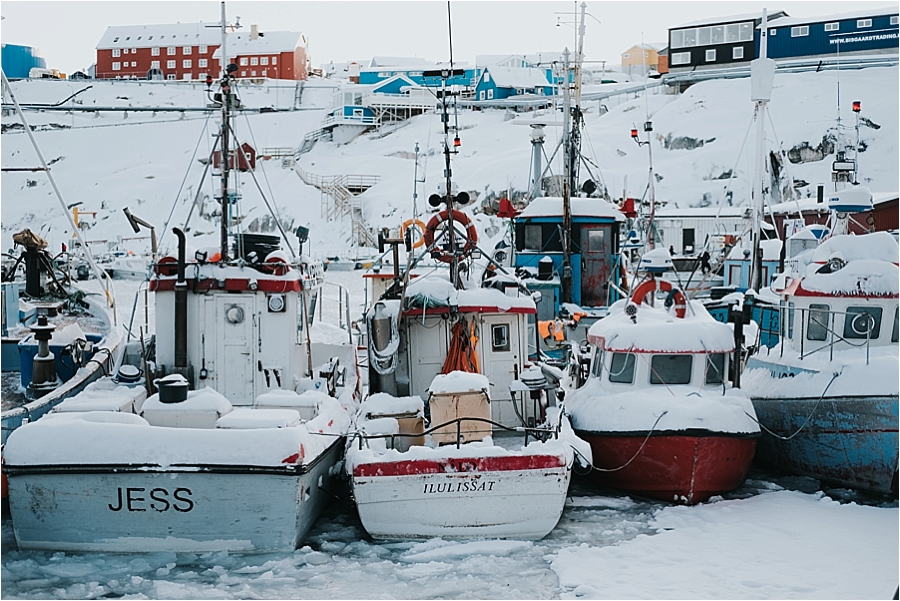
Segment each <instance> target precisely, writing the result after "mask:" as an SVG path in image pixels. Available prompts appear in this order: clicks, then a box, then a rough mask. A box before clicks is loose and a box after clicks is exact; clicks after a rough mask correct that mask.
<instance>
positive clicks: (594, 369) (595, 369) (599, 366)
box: [591, 322, 896, 378]
mask: <svg viewBox="0 0 900 601" xmlns="http://www.w3.org/2000/svg"><path fill="white" fill-rule="evenodd" d="M895 323H896V322H895ZM591 373H592V374H594V377H596V378H599V377H600V376H601V375H603V351H601V350H600V349H597V350H596V351H595V352H594V365H593V366H591Z"/></svg>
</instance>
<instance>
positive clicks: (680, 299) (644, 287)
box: [625, 278, 687, 318]
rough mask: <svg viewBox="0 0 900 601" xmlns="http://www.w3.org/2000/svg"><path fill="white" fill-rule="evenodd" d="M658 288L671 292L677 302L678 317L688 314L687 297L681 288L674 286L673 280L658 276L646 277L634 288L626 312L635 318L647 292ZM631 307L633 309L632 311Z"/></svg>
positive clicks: (676, 312)
mask: <svg viewBox="0 0 900 601" xmlns="http://www.w3.org/2000/svg"><path fill="white" fill-rule="evenodd" d="M657 290H659V291H661V292H669V293H671V296H672V299H673V300H674V302H675V316H676V317H684V316H685V315H686V314H687V299H686V298H685V297H684V293H683V292H682V291H681V289H679V288H675V287H674V286H672V283H671V282H668V281H666V280H661V279H657V278H649V279H646V280H644V281H643V282H641V284H640V285H639V286H638V287H637V288H635V289H634V293H633V294H632V295H631V300H629V301H628V305H627V306H626V307H625V310H626V312H629V315H630V316H631V317H632V318H633V317H634V316H635V315H637V308H638V307H640V306H641V303H643V302H644V297H645V296H647V294H651V293H652V294H655V293H656V291H657ZM629 308H630V309H631V310H630V311H629Z"/></svg>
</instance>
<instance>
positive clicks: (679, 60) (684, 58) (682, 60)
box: [672, 52, 691, 65]
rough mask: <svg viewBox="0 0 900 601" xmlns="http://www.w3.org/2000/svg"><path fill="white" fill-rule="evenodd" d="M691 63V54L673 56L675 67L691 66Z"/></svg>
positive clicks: (683, 53) (684, 53) (682, 53)
mask: <svg viewBox="0 0 900 601" xmlns="http://www.w3.org/2000/svg"><path fill="white" fill-rule="evenodd" d="M690 63H691V53H690V52H676V53H675V54H673V55H672V64H673V65H689V64H690Z"/></svg>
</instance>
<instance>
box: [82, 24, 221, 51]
mask: <svg viewBox="0 0 900 601" xmlns="http://www.w3.org/2000/svg"><path fill="white" fill-rule="evenodd" d="M229 39H230V38H229ZM221 43H222V29H221V27H220V26H219V24H218V23H204V22H200V23H169V24H165V25H110V26H109V27H107V28H106V33H104V34H103V37H101V38H100V41H99V42H98V43H97V50H103V49H107V48H150V47H154V46H196V45H204V46H218V45H219V44H221Z"/></svg>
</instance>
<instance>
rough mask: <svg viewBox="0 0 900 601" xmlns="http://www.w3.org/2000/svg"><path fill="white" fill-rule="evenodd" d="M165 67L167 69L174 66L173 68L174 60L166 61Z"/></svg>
mask: <svg viewBox="0 0 900 601" xmlns="http://www.w3.org/2000/svg"><path fill="white" fill-rule="evenodd" d="M166 68H167V69H174V68H175V61H166Z"/></svg>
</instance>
